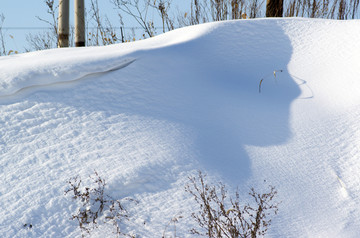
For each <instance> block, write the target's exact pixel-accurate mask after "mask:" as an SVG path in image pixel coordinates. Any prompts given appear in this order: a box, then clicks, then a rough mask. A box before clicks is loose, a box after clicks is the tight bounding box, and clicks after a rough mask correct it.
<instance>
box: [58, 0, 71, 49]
mask: <svg viewBox="0 0 360 238" xmlns="http://www.w3.org/2000/svg"><path fill="white" fill-rule="evenodd" d="M69 11H70V5H69V0H59V35H58V47H59V48H60V47H69V28H70V27H69V25H70V24H69Z"/></svg>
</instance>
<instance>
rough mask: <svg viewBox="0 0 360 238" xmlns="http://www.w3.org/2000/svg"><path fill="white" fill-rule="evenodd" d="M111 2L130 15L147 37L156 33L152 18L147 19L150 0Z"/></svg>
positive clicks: (114, 0)
mask: <svg viewBox="0 0 360 238" xmlns="http://www.w3.org/2000/svg"><path fill="white" fill-rule="evenodd" d="M111 2H112V3H113V4H114V5H115V6H116V7H117V8H118V9H119V10H120V11H122V12H123V13H125V14H127V15H128V16H131V17H132V18H133V19H134V20H136V22H137V23H138V24H139V26H140V27H141V28H142V29H143V30H144V32H145V34H146V35H147V36H148V37H153V36H154V35H155V34H156V31H155V25H154V19H150V20H149V19H148V12H149V8H151V0H143V1H141V2H140V0H126V1H124V0H111Z"/></svg>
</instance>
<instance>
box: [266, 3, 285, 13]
mask: <svg viewBox="0 0 360 238" xmlns="http://www.w3.org/2000/svg"><path fill="white" fill-rule="evenodd" d="M282 15H283V0H267V1H266V17H282Z"/></svg>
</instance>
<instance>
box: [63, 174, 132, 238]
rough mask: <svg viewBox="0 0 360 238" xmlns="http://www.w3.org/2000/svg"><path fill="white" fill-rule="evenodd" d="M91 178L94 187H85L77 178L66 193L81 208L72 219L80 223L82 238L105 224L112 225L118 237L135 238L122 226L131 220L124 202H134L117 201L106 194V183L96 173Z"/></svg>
mask: <svg viewBox="0 0 360 238" xmlns="http://www.w3.org/2000/svg"><path fill="white" fill-rule="evenodd" d="M90 178H91V180H92V182H93V184H94V187H89V186H83V185H82V183H83V181H82V180H81V178H80V177H79V176H77V177H74V178H72V179H70V180H69V181H68V183H69V186H70V187H69V188H68V189H67V190H66V191H65V195H66V194H68V193H71V194H72V199H73V200H74V201H75V202H76V203H77V205H78V206H79V208H78V209H77V211H76V212H75V214H73V215H72V217H71V219H72V220H77V221H78V223H79V227H80V229H81V232H82V237H85V236H86V235H90V232H91V231H92V230H93V229H96V228H98V227H99V225H100V224H103V223H111V224H112V225H113V226H114V227H115V228H116V231H115V232H114V233H115V234H117V235H123V236H127V237H133V236H131V235H129V234H126V233H124V232H122V231H121V230H120V224H121V222H123V221H124V220H128V218H129V214H128V212H127V210H126V209H125V207H124V206H123V202H124V201H134V200H133V199H129V198H127V199H122V200H116V199H113V198H112V197H110V196H109V195H107V194H105V186H106V182H105V180H104V179H102V178H101V177H100V176H99V174H98V173H97V172H96V171H95V174H94V175H93V176H90Z"/></svg>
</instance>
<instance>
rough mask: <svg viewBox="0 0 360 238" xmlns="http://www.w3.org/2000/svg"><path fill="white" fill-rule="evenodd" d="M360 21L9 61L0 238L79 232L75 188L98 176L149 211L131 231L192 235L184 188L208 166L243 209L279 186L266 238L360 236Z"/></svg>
mask: <svg viewBox="0 0 360 238" xmlns="http://www.w3.org/2000/svg"><path fill="white" fill-rule="evenodd" d="M359 24H360V22H359V21H358V20H351V21H335V20H316V19H299V18H298V19H297V18H287V19H255V20H239V21H226V22H217V23H209V24H204V25H199V26H192V27H187V28H182V29H178V30H174V31H172V32H169V33H166V34H163V35H160V36H157V37H154V38H151V39H148V40H144V41H139V42H133V43H126V44H119V45H112V46H107V47H89V48H82V49H74V48H73V49H54V50H47V51H40V52H34V53H27V54H21V55H14V56H6V57H1V58H0V183H1V184H0V207H1V210H0V236H1V237H79V236H81V234H80V230H79V228H78V227H77V224H76V222H75V221H71V220H69V218H70V217H71V214H73V213H74V211H75V210H76V207H75V205H74V203H73V202H72V201H71V199H70V197H67V196H64V190H65V189H66V187H67V183H66V181H67V180H68V179H69V178H71V177H74V176H76V175H80V176H81V177H82V178H86V177H87V176H89V175H91V174H93V171H94V170H96V171H97V172H98V173H99V175H100V176H101V177H103V178H105V179H106V182H107V188H106V192H107V193H108V194H109V195H111V196H112V197H114V198H122V197H132V198H135V199H137V200H138V201H139V202H140V203H139V204H138V205H135V204H130V205H129V206H130V207H129V210H130V211H131V220H130V221H129V222H127V223H126V224H125V225H124V227H123V229H125V231H127V232H131V231H133V232H136V234H138V235H139V236H141V237H161V235H162V233H163V231H164V229H165V226H166V224H168V222H169V220H170V219H171V218H172V217H174V216H176V215H178V214H182V215H183V216H184V218H182V219H181V220H180V221H179V223H178V224H177V226H176V229H177V234H179V235H180V236H181V237H191V235H190V234H189V232H188V230H189V229H190V228H192V227H194V226H195V225H196V224H195V223H194V221H193V220H192V219H191V217H190V213H191V211H193V210H195V209H196V204H195V203H194V201H193V199H192V197H191V196H190V195H189V194H187V193H186V192H185V191H184V185H185V184H186V183H187V181H188V179H187V177H188V176H189V175H193V174H196V171H197V170H202V171H203V172H205V173H207V174H208V179H209V181H210V182H213V183H215V182H217V181H220V180H221V181H223V182H224V183H226V184H227V185H228V186H229V187H230V188H236V186H238V187H239V189H240V191H241V193H242V194H243V199H244V201H246V199H247V198H248V197H247V196H246V193H247V191H249V188H250V187H254V188H256V190H259V191H262V190H263V191H266V188H267V186H268V185H269V184H271V185H274V186H275V187H276V188H277V190H278V192H279V195H278V200H279V201H281V204H280V206H279V215H278V216H276V217H274V220H273V223H272V226H271V227H270V230H269V232H268V234H267V237H358V235H359V234H360V205H359V204H360V196H359V194H360V160H359V155H360V153H359V152H360V144H359V141H360V124H359V123H358V120H359V117H360V107H359V104H360V94H359V91H360V80H359V75H360V41H359V39H360V28H359ZM260 82H261V85H260ZM259 86H261V93H259ZM264 181H266V182H264ZM25 224H27V226H24V225H25ZM28 224H31V225H32V227H31V228H29V227H28ZM104 234H107V236H108V237H109V236H111V227H108V226H106V227H101V228H100V229H99V230H98V231H95V232H94V233H93V237H104Z"/></svg>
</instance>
